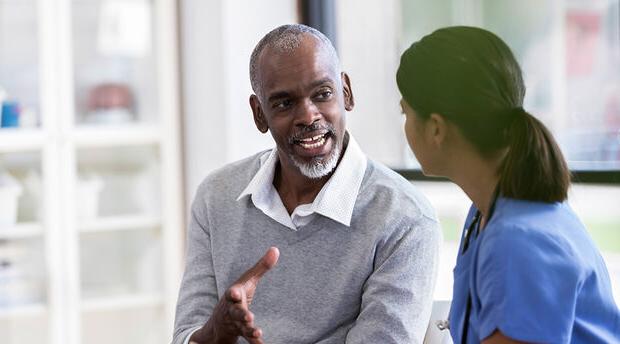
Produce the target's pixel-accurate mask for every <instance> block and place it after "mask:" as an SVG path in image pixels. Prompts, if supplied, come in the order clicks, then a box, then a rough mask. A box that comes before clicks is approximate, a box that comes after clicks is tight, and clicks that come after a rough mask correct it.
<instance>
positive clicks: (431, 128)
mask: <svg viewBox="0 0 620 344" xmlns="http://www.w3.org/2000/svg"><path fill="white" fill-rule="evenodd" d="M425 127H426V135H428V136H427V137H428V138H429V139H430V142H432V143H433V145H434V146H435V147H436V148H441V147H442V146H443V145H444V144H445V143H446V135H447V133H448V122H447V121H446V119H445V118H444V117H443V116H442V115H440V114H438V113H431V115H430V116H429V118H428V119H427V120H426V125H425Z"/></svg>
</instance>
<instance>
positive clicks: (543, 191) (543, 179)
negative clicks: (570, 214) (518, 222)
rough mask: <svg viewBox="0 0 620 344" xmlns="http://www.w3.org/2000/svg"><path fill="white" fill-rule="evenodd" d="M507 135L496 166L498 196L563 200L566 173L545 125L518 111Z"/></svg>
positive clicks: (566, 169)
mask: <svg viewBox="0 0 620 344" xmlns="http://www.w3.org/2000/svg"><path fill="white" fill-rule="evenodd" d="M507 135H508V147H509V150H508V154H507V156H506V157H505V158H504V161H503V163H502V166H501V167H500V180H499V191H500V194H502V195H503V196H505V197H510V198H515V199H522V200H529V201H540V202H548V203H552V202H562V201H564V200H566V198H567V193H568V187H569V185H570V172H569V170H568V166H567V164H566V161H565V160H564V156H563V155H562V152H561V151H560V148H559V147H558V144H557V143H556V142H555V140H554V138H553V136H552V135H551V133H550V132H549V130H548V129H547V128H546V127H545V125H544V124H542V123H541V122H540V121H539V120H538V119H536V118H535V117H534V116H532V115H530V114H529V113H527V112H526V111H525V110H523V109H521V108H518V109H517V110H516V111H515V113H514V119H513V121H512V123H511V124H510V126H509V127H508V132H507Z"/></svg>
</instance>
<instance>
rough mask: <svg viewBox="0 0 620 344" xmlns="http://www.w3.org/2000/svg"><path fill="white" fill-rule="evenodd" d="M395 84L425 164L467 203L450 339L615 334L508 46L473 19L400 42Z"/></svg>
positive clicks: (607, 339)
mask: <svg viewBox="0 0 620 344" xmlns="http://www.w3.org/2000/svg"><path fill="white" fill-rule="evenodd" d="M397 83H398V87H399V89H400V92H401V94H402V100H401V105H402V108H403V112H404V113H405V116H406V123H405V133H406V135H407V139H408V142H409V145H410V147H411V149H412V150H413V152H414V153H415V155H416V157H417V159H418V161H419V162H420V165H421V166H422V170H423V172H424V173H425V174H426V175H435V176H445V177H447V178H449V179H450V180H452V181H453V182H454V183H456V184H458V185H459V186H460V187H461V188H462V189H463V191H464V192H465V193H466V194H467V196H468V197H469V198H470V199H471V200H472V202H473V205H472V207H471V210H470V212H469V216H468V217H467V219H466V222H465V227H464V231H463V235H462V238H461V245H460V252H459V255H458V258H457V262H456V267H455V268H454V292H453V300H452V306H451V310H450V319H449V321H450V333H451V335H452V338H453V340H454V342H455V343H480V342H483V343H515V342H536V343H620V312H619V310H618V307H617V306H616V303H615V302H614V299H613V296H612V290H611V284H610V280H609V274H608V272H607V268H606V267H605V263H604V262H603V259H602V258H601V255H600V253H599V251H598V250H597V248H596V246H595V244H594V243H593V241H592V239H591V238H590V236H589V235H588V232H587V230H586V228H585V227H584V226H583V224H582V223H581V222H580V220H579V218H578V217H577V216H576V215H575V213H574V212H573V210H571V208H570V207H569V205H568V204H567V203H566V198H567V191H568V188H569V184H570V173H569V170H568V168H567V165H566V162H565V160H564V158H563V156H562V153H561V151H560V149H559V147H558V145H557V144H556V142H555V140H554V138H553V137H552V135H551V134H550V132H549V131H548V130H547V128H545V126H544V125H543V124H542V123H541V122H540V121H539V120H537V119H536V118H535V117H534V116H532V115H531V114H530V113H528V112H527V111H526V110H525V109H523V97H524V95H525V86H524V84H523V78H522V75H521V69H520V67H519V65H518V64H517V62H516V60H515V58H514V56H513V54H512V52H511V51H510V48H509V47H508V46H507V45H506V44H505V43H504V42H503V41H502V40H501V39H500V38H498V37H497V36H496V35H494V34H492V33H491V32H488V31H486V30H482V29H479V28H472V27H449V28H444V29H440V30H437V31H435V32H433V33H432V34H430V35H428V36H426V37H424V38H422V39H421V40H420V41H418V42H416V43H414V44H413V45H412V46H411V47H410V48H409V49H407V50H406V51H405V52H404V53H403V55H402V57H401V62H400V66H399V69H398V73H397Z"/></svg>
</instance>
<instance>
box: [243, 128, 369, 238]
mask: <svg viewBox="0 0 620 344" xmlns="http://www.w3.org/2000/svg"><path fill="white" fill-rule="evenodd" d="M347 134H348V133H347ZM348 136H349V143H348V145H347V148H346V150H345V152H344V155H343V157H342V159H341V160H340V163H339V164H338V166H337V167H336V170H335V171H334V173H333V174H332V176H331V178H329V180H328V181H327V183H325V185H323V188H322V189H321V191H320V192H319V194H318V195H317V196H316V198H315V199H314V202H312V205H311V211H312V212H314V213H319V214H321V215H323V216H326V217H329V218H330V219H332V220H334V221H337V222H340V223H342V224H343V225H345V226H347V227H348V226H350V224H351V217H352V216H353V208H354V207H355V201H356V199H357V195H358V193H359V189H360V187H361V185H362V180H363V179H364V174H365V173H366V165H367V159H366V156H365V155H364V153H363V152H362V150H361V149H360V147H359V145H358V144H357V141H355V139H354V138H353V136H352V135H350V134H348ZM277 162H278V154H277V149H276V148H274V149H272V150H271V151H270V152H265V154H263V155H262V156H261V157H260V165H261V167H260V168H259V169H258V171H257V172H256V174H255V175H254V177H253V178H252V180H251V181H250V183H249V184H248V185H247V187H246V188H245V189H244V190H243V191H242V192H241V194H240V195H239V197H237V201H239V200H240V199H242V198H243V197H244V196H250V197H251V199H252V202H253V203H254V205H255V206H256V207H257V208H259V209H261V210H262V211H263V212H264V213H265V214H267V215H268V216H270V217H272V218H274V214H275V213H277V212H274V211H270V208H271V210H273V207H274V206H281V207H284V205H283V204H282V200H281V199H280V197H279V195H278V193H277V192H275V188H274V187H273V178H274V176H275V169H276V166H277ZM273 198H276V199H277V202H275V204H274V202H273V201H274V199H273ZM274 219H275V220H276V221H278V222H280V223H282V224H284V225H287V226H289V223H290V225H292V223H291V218H290V217H289V216H287V219H284V218H274ZM289 227H290V226H289ZM293 227H294V226H293Z"/></svg>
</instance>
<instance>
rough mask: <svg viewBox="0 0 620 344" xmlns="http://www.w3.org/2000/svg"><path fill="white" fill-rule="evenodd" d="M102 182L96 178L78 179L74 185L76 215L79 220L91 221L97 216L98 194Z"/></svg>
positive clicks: (101, 187)
mask: <svg viewBox="0 0 620 344" xmlns="http://www.w3.org/2000/svg"><path fill="white" fill-rule="evenodd" d="M102 189H103V181H102V179H101V178H100V177H98V176H90V177H86V178H80V179H79V180H78V181H77V184H76V201H77V202H76V210H75V211H76V215H77V218H78V219H80V220H92V219H95V218H97V216H98V214H99V194H100V193H101V190H102Z"/></svg>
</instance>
